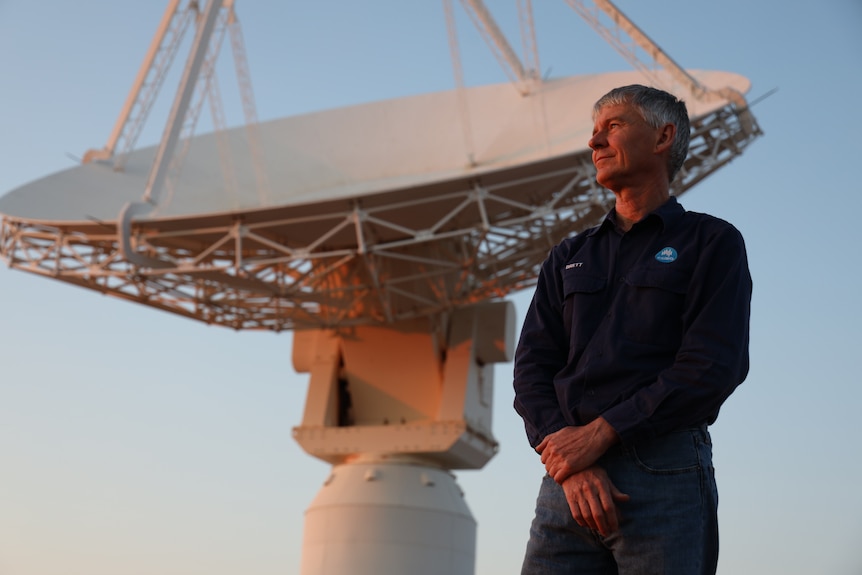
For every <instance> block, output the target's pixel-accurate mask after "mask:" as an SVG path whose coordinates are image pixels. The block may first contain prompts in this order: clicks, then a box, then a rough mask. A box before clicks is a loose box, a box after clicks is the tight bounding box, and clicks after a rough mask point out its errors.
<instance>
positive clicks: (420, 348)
mask: <svg viewBox="0 0 862 575" xmlns="http://www.w3.org/2000/svg"><path fill="white" fill-rule="evenodd" d="M514 317H515V313H514V307H513V306H512V304H511V303H510V302H493V303H483V304H477V305H474V306H471V307H469V308H463V309H460V310H456V311H454V312H452V313H450V314H447V315H445V316H438V317H436V318H434V319H433V320H430V319H428V318H423V319H417V320H409V321H404V322H399V323H397V324H390V325H386V326H358V327H353V328H350V329H348V330H344V331H335V330H313V331H298V332H296V333H295V339H294V349H293V363H294V367H295V368H296V370H297V371H299V372H308V373H310V374H311V380H310V384H309V390H308V397H307V399H306V405H305V413H304V415H303V421H302V425H300V426H299V427H296V428H294V438H295V439H296V440H297V442H298V443H299V444H300V445H301V446H302V448H303V449H304V450H305V451H306V452H307V453H309V454H311V455H313V456H315V457H317V458H319V459H322V460H324V461H327V462H329V463H332V464H333V469H332V473H331V475H330V476H329V478H328V479H327V481H326V483H325V484H324V486H323V488H322V489H321V491H320V493H319V494H318V495H317V497H316V498H315V500H314V502H313V503H312V504H311V506H310V507H309V509H308V511H307V513H306V521H305V535H304V543H303V558H302V570H301V573H302V575H321V574H324V573H325V574H327V575H332V574H335V575H338V574H341V573H345V574H346V573H350V574H351V575H366V574H367V575H372V574H373V575H379V574H380V573H412V574H414V575H421V574H425V573H427V574H429V575H430V574H432V573H435V574H436V573H452V574H463V575H470V574H472V573H473V569H474V558H475V541H476V523H475V521H474V520H473V517H472V515H471V513H470V510H469V509H468V507H467V504H466V503H465V501H464V498H463V494H462V493H461V490H460V489H459V488H458V486H457V484H456V482H455V478H454V476H453V475H452V474H451V473H450V472H449V470H451V469H479V468H481V467H483V466H484V465H485V464H486V463H487V462H488V460H490V459H491V457H493V456H494V454H495V453H496V451H497V442H496V441H495V440H494V438H493V435H492V433H491V413H492V399H493V364H494V363H497V362H504V361H509V360H510V359H511V357H512V353H513V350H514V343H515V342H514V337H515V326H514ZM429 321H430V322H431V325H429Z"/></svg>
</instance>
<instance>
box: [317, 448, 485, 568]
mask: <svg viewBox="0 0 862 575" xmlns="http://www.w3.org/2000/svg"><path fill="white" fill-rule="evenodd" d="M475 555H476V521H475V520H474V519H473V515H472V514H471V513H470V509H469V508H468V507H467V504H466V502H465V501H464V496H463V493H462V492H461V489H460V488H459V487H458V485H457V484H456V482H455V478H454V476H453V475H452V474H451V473H449V472H448V471H445V470H442V469H439V468H435V467H430V466H425V465H422V464H416V463H405V462H393V461H382V462H357V463H346V464H342V465H336V466H334V467H333V468H332V474H331V475H330V476H329V478H328V479H327V481H326V483H325V484H324V486H323V488H322V489H321V490H320V492H319V493H318V494H317V497H315V499H314V501H313V502H312V503H311V506H310V507H309V508H308V510H307V511H306V513H305V531H304V535H303V546H302V568H301V571H300V572H301V574H302V575H348V574H349V575H401V574H405V575H408V574H409V575H443V574H445V575H472V573H473V571H474V565H475Z"/></svg>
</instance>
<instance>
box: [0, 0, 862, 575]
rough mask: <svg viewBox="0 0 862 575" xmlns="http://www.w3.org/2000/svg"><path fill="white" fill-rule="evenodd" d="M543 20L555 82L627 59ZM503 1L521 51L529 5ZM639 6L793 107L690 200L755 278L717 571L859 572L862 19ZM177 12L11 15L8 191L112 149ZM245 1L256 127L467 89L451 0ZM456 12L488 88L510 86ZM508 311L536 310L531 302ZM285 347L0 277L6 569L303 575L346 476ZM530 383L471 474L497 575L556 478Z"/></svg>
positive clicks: (664, 34)
mask: <svg viewBox="0 0 862 575" xmlns="http://www.w3.org/2000/svg"><path fill="white" fill-rule="evenodd" d="M535 4H536V28H537V33H538V40H539V51H540V58H541V62H542V68H543V70H545V72H546V73H548V74H550V75H552V76H564V75H572V74H583V73H595V72H604V71H613V70H627V69H629V66H628V64H627V63H626V62H625V61H624V60H623V59H622V58H621V57H620V56H618V55H617V54H616V53H615V52H614V51H613V50H612V49H611V48H610V47H609V46H608V45H607V44H605V43H604V41H602V40H601V39H600V38H599V37H598V35H597V34H595V33H594V32H593V31H592V30H591V29H590V28H589V27H588V26H587V25H586V24H584V23H583V22H582V21H581V20H580V18H579V17H578V16H577V15H576V14H575V13H574V12H573V11H572V10H571V9H569V8H568V7H567V6H566V5H565V3H564V2H563V1H562V0H560V1H559V2H557V1H552V0H542V1H541V2H536V3H535ZM487 5H488V7H489V8H490V9H491V10H492V12H493V13H494V14H495V16H496V17H497V19H498V21H499V22H500V24H501V26H502V27H503V28H504V29H505V30H506V31H507V32H508V33H509V34H510V37H511V38H512V39H513V44H514V45H515V46H520V43H519V42H518V41H517V36H516V34H517V21H516V19H515V18H516V8H515V6H516V4H515V2H514V1H507V2H501V1H496V0H488V2H487ZM618 5H619V7H620V8H621V9H622V10H623V11H624V12H626V14H627V15H628V16H630V17H631V18H632V19H633V20H634V21H635V22H636V23H637V24H638V25H639V26H640V27H641V28H642V29H643V30H645V31H646V32H647V33H648V34H649V35H650V36H651V37H652V38H653V39H655V40H656V41H657V42H658V43H659V44H660V45H661V46H662V47H663V48H664V49H665V50H666V51H667V52H669V53H670V54H671V55H672V56H673V57H674V58H675V59H676V60H677V61H678V62H679V63H681V64H682V65H683V66H686V67H690V68H702V69H716V70H728V71H732V72H736V73H740V74H742V75H744V76H746V77H748V78H749V79H750V80H751V81H752V90H751V92H750V93H749V97H750V98H752V99H753V98H758V97H759V96H762V95H764V94H766V93H767V92H769V91H770V90H773V89H774V88H777V89H778V91H777V92H776V93H775V94H774V95H772V96H770V97H768V98H766V99H765V100H763V101H762V102H761V103H759V104H757V105H756V106H755V108H754V112H755V115H756V116H757V118H758V120H759V122H760V124H761V127H762V128H763V129H764V131H765V136H764V137H763V138H761V139H760V140H758V141H756V142H755V143H754V144H753V145H752V146H751V147H750V148H749V150H748V151H747V152H746V154H745V155H743V156H742V157H741V158H739V159H737V160H735V161H734V162H732V163H731V164H730V165H729V166H727V167H726V168H724V169H723V170H721V171H720V172H718V173H717V174H715V175H713V176H711V177H710V178H708V179H707V180H706V181H704V182H702V183H701V184H699V185H698V187H696V188H695V189H694V190H692V191H690V192H688V193H687V194H685V195H684V196H683V197H682V203H683V205H684V206H686V207H687V208H688V209H692V210H697V211H706V212H709V213H713V214H715V215H717V216H719V217H722V218H725V219H727V220H729V221H731V222H732V223H734V224H735V225H736V226H737V227H738V228H739V229H740V230H741V231H742V233H743V235H744V236H745V238H746V241H747V246H748V250H749V258H750V264H751V269H752V275H753V277H754V285H755V293H754V300H753V312H752V314H753V315H752V341H751V354H752V368H751V373H750V375H749V377H748V380H747V381H746V383H745V384H743V386H742V387H740V388H739V389H738V391H737V392H736V393H735V394H734V395H733V396H731V398H730V399H729V400H728V402H727V403H726V404H725V406H724V408H723V410H722V413H721V416H720V417H719V420H718V422H717V424H716V425H715V426H714V427H713V429H712V433H713V439H714V442H715V463H716V467H717V476H718V481H719V490H720V494H721V503H720V521H721V528H722V555H721V559H720V565H719V572H720V573H722V574H724V575H737V574H749V573H751V574H758V575H778V574H781V575H808V574H811V573H829V574H830V575H851V574H857V573H859V572H860V571H862V550H860V547H859V541H860V538H862V490H860V489H859V485H860V484H862V459H860V457H859V447H858V445H857V443H858V440H859V438H860V425H859V423H858V421H859V415H858V414H859V408H860V404H862V401H861V400H862V386H860V383H862V380H860V376H859V368H858V363H859V355H860V354H859V350H858V348H859V345H860V342H862V327H860V325H862V324H860V320H862V303H860V296H859V294H860V288H862V281H860V264H862V258H860V256H859V254H858V253H857V251H858V250H857V245H858V243H859V240H858V238H857V236H858V233H857V232H856V230H857V228H858V224H857V220H858V214H859V213H860V212H862V186H860V184H859V182H858V177H857V175H856V174H858V171H859V163H860V159H859V158H860V152H862V144H860V134H862V115H860V113H859V111H858V110H857V106H858V104H857V100H858V95H859V94H860V93H862V33H860V30H862V3H860V2H859V1H858V0H824V1H822V2H792V3H774V2H773V3H767V2H759V3H755V2H748V1H747V0H726V1H724V2H715V1H712V2H704V1H700V0H696V1H690V0H657V1H655V2H650V3H639V2H635V1H633V0H619V2H618ZM163 9H164V6H163V5H162V3H160V2H134V3H125V2H123V3H121V2H115V1H109V0H89V1H88V2H64V1H60V0H45V1H42V2H32V1H29V0H0V78H2V79H3V80H2V85H3V89H2V91H0V194H3V193H6V192H7V191H10V190H12V189H14V188H16V187H18V186H20V185H23V184H25V183H26V182H29V181H31V180H34V179H36V178H38V177H41V176H43V175H46V174H49V173H52V172H55V171H58V170H60V169H65V168H67V167H71V166H73V165H74V163H75V158H76V157H80V156H82V155H83V153H84V152H85V151H86V150H87V149H88V148H95V147H101V146H102V145H103V144H104V143H105V141H106V140H107V137H108V135H109V133H110V130H111V128H112V126H113V123H114V121H115V118H116V116H117V114H118V112H119V110H120V107H121V105H122V103H123V101H124V99H125V97H126V94H127V92H128V89H129V87H130V86H131V82H132V80H133V78H134V76H135V73H136V72H137V68H138V66H139V64H140V61H141V59H142V57H143V55H144V52H145V50H146V48H147V46H148V45H149V42H150V39H151V37H152V34H153V32H154V31H155V28H156V25H157V24H158V21H159V19H160V18H161V14H162V11H163ZM237 10H238V13H239V15H240V18H241V20H242V22H243V31H244V35H245V40H246V45H247V50H248V55H249V60H250V65H251V72H252V77H253V80H254V87H255V93H256V96H257V103H258V114H259V117H260V118H261V119H263V120H266V119H273V118H277V117H281V116H286V115H292V114H298V113H302V112H307V111H311V110H317V109H325V108H331V107H337V106H343V105H349V104H355V103H359V102H366V101H372V100H377V99H382V98H391V97H399V96H405V95H411V94H418V93H423V92H430V91H439V90H446V89H451V88H452V87H453V86H454V81H453V75H452V71H451V62H450V58H449V52H448V46H447V38H446V28H445V21H444V16H443V9H442V3H441V2H435V1H428V2H410V3H408V2H399V1H397V0H376V1H373V2H367V3H359V2H347V1H329V2H315V3H312V2H302V3H301V2H276V1H274V0H273V1H264V0H260V1H258V2H242V1H241V0H240V1H238V2H237ZM456 11H457V12H458V13H459V14H460V15H463V13H462V12H461V10H460V8H458V9H457V10H456ZM460 21H461V26H460V32H461V48H462V51H463V52H464V68H465V75H466V78H467V82H468V84H471V85H477V84H485V83H497V82H504V81H506V77H505V75H504V74H503V73H502V71H501V70H500V68H499V66H498V65H497V64H496V61H495V60H494V59H493V58H492V57H491V55H490V53H489V52H488V50H487V49H486V48H485V46H484V44H483V43H482V40H481V38H480V36H479V35H478V33H476V32H475V31H474V30H473V29H472V28H470V27H469V25H468V24H467V23H466V22H465V21H464V18H463V17H461V18H460ZM231 79H232V76H230V75H222V77H221V82H222V95H223V97H224V99H225V106H226V109H227V112H228V121H229V122H230V123H232V124H236V123H238V122H239V121H240V120H241V117H242V116H241V108H240V107H239V104H238V101H237V99H236V95H235V94H234V92H235V90H232V89H231V84H230V81H231ZM160 111H161V115H159V112H160ZM164 118H165V114H164V105H162V107H161V108H157V109H156V111H154V114H153V120H152V121H151V122H150V125H149V128H148V130H147V131H146V132H145V133H144V134H143V136H142V140H141V143H142V144H153V143H155V142H156V141H157V139H158V137H159V134H160V131H161V126H162V124H161V122H163V121H164ZM815 216H817V217H815ZM512 299H513V301H514V302H515V305H516V307H517V309H518V312H519V314H522V313H523V311H524V310H525V309H526V306H527V303H528V300H529V294H528V293H520V294H515V295H514V296H513V297H512ZM519 323H520V320H519ZM291 341H292V339H291V335H290V334H289V333H288V334H281V335H274V334H260V333H237V332H232V331H228V330H225V329H221V328H216V327H208V326H205V325H202V324H198V323H195V322H193V321H190V320H187V319H183V318H180V317H175V316H172V315H169V314H165V313H162V312H159V311H156V310H153V309H149V308H145V307H141V306H137V305H134V304H131V303H127V302H123V301H119V300H117V299H113V298H110V297H104V296H101V295H99V294H97V293H95V292H90V291H87V290H82V289H79V288H75V287H71V286H69V285H65V284H62V283H60V282H53V281H50V280H48V279H46V278H42V277H36V276H32V275H28V274H25V273H23V272H20V271H14V270H9V269H7V268H5V267H3V268H0V574H2V575H60V574H64V575H67V574H86V575H116V574H117V573H122V574H123V575H137V574H139V573H140V574H144V573H146V574H151V573H160V574H162V575H168V574H171V575H172V574H178V575H179V574H183V575H190V574H198V573H200V574H204V573H206V574H207V575H222V574H225V575H226V574H228V573H230V574H233V573H237V572H244V573H255V574H259V575H264V574H269V573H272V574H275V573H297V572H298V568H299V549H300V545H301V535H302V521H303V511H304V510H305V508H306V507H307V506H308V504H309V503H310V502H311V500H312V498H313V497H314V494H315V493H316V492H317V490H318V489H319V487H320V485H321V483H322V481H323V480H324V479H325V477H326V475H327V466H326V465H325V464H323V463H322V462H319V461H317V460H315V459H313V458H311V457H310V456H307V455H305V454H304V453H303V452H302V451H301V450H300V449H299V447H298V446H297V445H296V444H295V443H294V442H293V440H292V439H291V433H290V431H291V427H292V426H294V425H296V424H298V423H299V421H300V416H301V410H302V406H303V402H304V399H305V389H306V379H305V376H304V375H297V374H296V373H295V372H294V371H293V368H292V366H291V363H290V350H291ZM510 374H511V365H501V366H498V367H497V380H496V390H495V402H496V405H495V420H494V427H495V433H496V435H497V438H498V440H499V441H500V443H501V451H500V453H499V455H498V456H497V457H496V458H494V459H493V460H492V461H491V462H490V463H489V464H488V465H487V466H486V468H485V469H483V470H481V471H475V472H459V473H458V474H457V475H458V481H459V483H460V485H461V487H462V488H463V489H464V491H465V493H466V497H467V502H468V504H469V505H470V507H471V509H472V511H473V514H474V516H475V518H476V520H477V521H478V524H479V530H478V548H477V565H476V573H477V575H492V574H494V575H496V574H505V573H517V572H518V569H519V566H520V561H521V556H522V553H523V547H524V543H525V541H526V537H527V530H528V527H529V521H530V519H531V517H532V508H533V502H534V498H535V494H536V491H537V489H538V484H539V481H540V478H541V475H542V473H543V469H542V466H541V464H540V462H539V461H538V458H537V457H536V456H535V455H534V454H533V453H531V451H530V449H529V447H528V445H527V443H526V440H525V438H524V436H523V429H522V425H521V422H520V420H519V419H518V418H517V416H516V415H515V414H514V412H513V411H512V409H511V401H512V390H511V385H510V380H511V377H510Z"/></svg>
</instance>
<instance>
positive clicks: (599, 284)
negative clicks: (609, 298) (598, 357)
mask: <svg viewBox="0 0 862 575" xmlns="http://www.w3.org/2000/svg"><path fill="white" fill-rule="evenodd" d="M606 286H607V280H606V279H605V278H604V277H601V276H594V275H588V274H583V273H579V272H578V271H572V272H570V273H564V274H563V296H564V301H563V323H564V324H565V326H566V333H568V334H569V342H570V349H569V351H570V357H569V359H570V360H571V358H572V357H573V356H574V355H577V354H578V353H579V352H580V350H582V349H583V348H584V346H586V344H587V342H588V341H589V339H590V337H592V335H593V333H595V330H596V328H597V327H598V325H599V322H600V321H601V318H602V300H603V299H604V297H605V287H606Z"/></svg>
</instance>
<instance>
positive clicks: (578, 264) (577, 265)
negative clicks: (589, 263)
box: [566, 262, 584, 270]
mask: <svg viewBox="0 0 862 575" xmlns="http://www.w3.org/2000/svg"><path fill="white" fill-rule="evenodd" d="M583 265H584V262H575V263H573V264H566V269H567V270H570V269H572V268H579V267H581V266H583Z"/></svg>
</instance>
